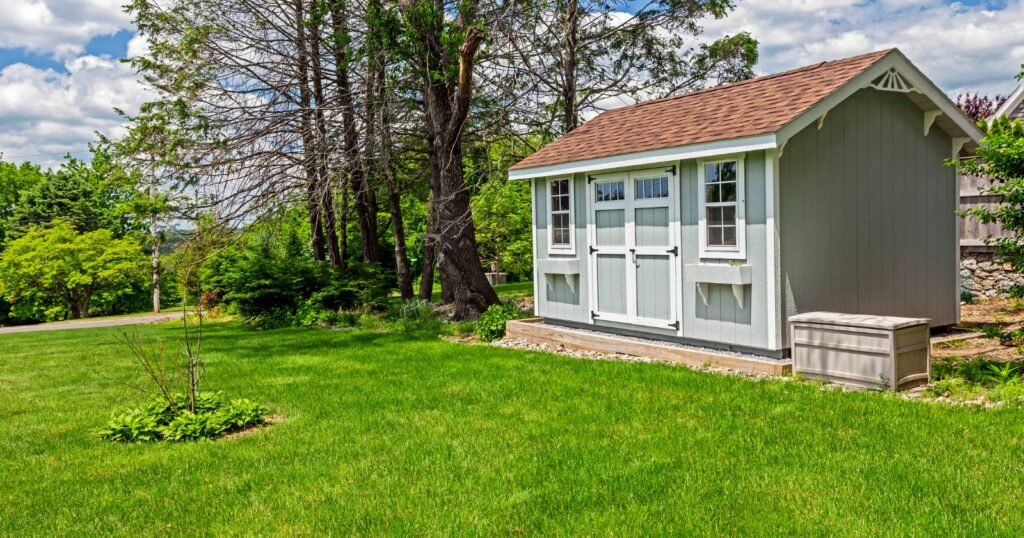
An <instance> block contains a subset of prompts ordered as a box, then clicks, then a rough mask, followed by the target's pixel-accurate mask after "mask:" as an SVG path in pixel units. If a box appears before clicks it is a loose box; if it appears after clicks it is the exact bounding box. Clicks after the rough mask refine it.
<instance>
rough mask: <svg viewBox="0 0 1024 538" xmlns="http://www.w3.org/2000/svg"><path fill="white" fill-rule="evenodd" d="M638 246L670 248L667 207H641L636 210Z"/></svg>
mask: <svg viewBox="0 0 1024 538" xmlns="http://www.w3.org/2000/svg"><path fill="white" fill-rule="evenodd" d="M636 246H638V247H667V246H669V229H668V208H667V207H639V208H637V209H636Z"/></svg>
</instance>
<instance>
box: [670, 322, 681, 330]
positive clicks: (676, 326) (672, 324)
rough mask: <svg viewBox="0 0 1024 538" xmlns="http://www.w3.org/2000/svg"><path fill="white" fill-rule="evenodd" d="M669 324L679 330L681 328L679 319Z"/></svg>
mask: <svg viewBox="0 0 1024 538" xmlns="http://www.w3.org/2000/svg"><path fill="white" fill-rule="evenodd" d="M668 326H669V327H672V328H673V329H675V330H677V331H678V330H679V322H678V321H676V322H674V323H669V324H668Z"/></svg>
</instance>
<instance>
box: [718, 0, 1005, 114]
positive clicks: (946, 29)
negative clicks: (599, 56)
mask: <svg viewBox="0 0 1024 538" xmlns="http://www.w3.org/2000/svg"><path fill="white" fill-rule="evenodd" d="M705 29H706V30H707V35H708V37H712V38H713V37H717V36H720V35H722V34H726V33H728V34H735V33H737V32H739V31H744V30H745V31H749V32H751V33H752V34H753V35H754V37H755V38H757V39H758V40H759V41H760V42H761V61H760V64H759V65H758V69H757V71H758V72H759V73H761V74H767V73H774V72H778V71H783V70H786V69H791V68H794V67H800V66H803V65H808V64H812V63H814V62H819V61H823V60H834V59H837V58H842V57H845V56H851V55H854V54H859V53H864V52H871V51H873V50H880V49H885V48H889V47H898V48H899V49H900V50H902V51H903V53H904V54H906V55H907V57H909V58H910V60H911V61H913V62H914V63H915V64H916V65H917V66H918V67H920V68H921V70H922V71H924V73H925V74H926V75H928V77H930V78H931V79H932V80H933V81H935V83H936V84H938V85H939V87H941V88H942V89H944V90H946V91H947V92H948V93H950V94H951V95H956V94H957V93H959V92H963V91H981V92H984V93H990V94H991V93H1003V94H1007V93H1009V92H1011V91H1012V90H1013V89H1014V88H1015V87H1016V84H1017V83H1016V81H1015V80H1014V78H1013V76H1014V75H1015V74H1017V72H1019V71H1020V65H1021V62H1024V54H1022V51H1024V2H1021V1H1020V0H1010V2H1008V3H1007V6H1006V8H1005V9H1003V10H1000V11H993V10H990V9H988V8H986V7H984V6H972V5H966V4H963V3H955V4H952V5H949V4H946V3H944V2H942V1H940V0H879V1H874V2H864V1H863V0H855V1H850V0H740V2H739V4H738V5H737V7H736V10H735V11H734V12H733V13H732V14H730V15H729V16H728V17H727V18H726V19H723V20H718V21H708V22H707V23H706V24H705Z"/></svg>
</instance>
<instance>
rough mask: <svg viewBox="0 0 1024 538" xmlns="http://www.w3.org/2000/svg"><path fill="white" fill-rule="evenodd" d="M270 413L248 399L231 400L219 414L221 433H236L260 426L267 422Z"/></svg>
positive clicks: (218, 420)
mask: <svg viewBox="0 0 1024 538" xmlns="http://www.w3.org/2000/svg"><path fill="white" fill-rule="evenodd" d="M269 413H270V411H269V410H268V409H267V408H266V407H263V406H262V405H260V404H258V403H256V402H254V401H252V400H249V399H246V398H242V399H238V400H231V403H229V404H227V405H225V406H224V407H222V408H221V409H220V410H219V411H218V412H217V422H218V425H219V426H220V431H222V432H226V431H235V430H241V429H243V428H248V427H250V426H259V425H261V424H265V423H266V422H267V418H266V417H267V415H268V414H269Z"/></svg>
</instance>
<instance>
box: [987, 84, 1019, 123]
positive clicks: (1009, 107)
mask: <svg viewBox="0 0 1024 538" xmlns="http://www.w3.org/2000/svg"><path fill="white" fill-rule="evenodd" d="M1021 101H1024V82H1022V83H1021V84H1020V86H1017V89H1016V90H1013V93H1011V94H1010V97H1008V98H1007V99H1006V101H1005V102H1003V104H1002V105H1001V106H1000V107H999V108H997V109H996V112H995V114H992V117H991V118H989V121H991V120H994V119H996V118H998V117H999V116H1009V115H1010V112H1013V111H1014V110H1017V107H1018V106H1019V105H1020V103H1021Z"/></svg>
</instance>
